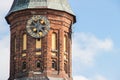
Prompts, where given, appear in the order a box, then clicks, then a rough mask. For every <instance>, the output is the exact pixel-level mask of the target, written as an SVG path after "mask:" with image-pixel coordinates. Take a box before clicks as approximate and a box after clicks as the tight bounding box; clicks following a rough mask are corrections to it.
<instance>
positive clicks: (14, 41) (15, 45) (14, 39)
mask: <svg viewBox="0 0 120 80" xmlns="http://www.w3.org/2000/svg"><path fill="white" fill-rule="evenodd" d="M16 44H17V43H16V37H15V38H14V52H16Z"/></svg>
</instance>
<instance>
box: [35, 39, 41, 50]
mask: <svg viewBox="0 0 120 80" xmlns="http://www.w3.org/2000/svg"><path fill="white" fill-rule="evenodd" d="M39 48H41V39H36V49H39Z"/></svg>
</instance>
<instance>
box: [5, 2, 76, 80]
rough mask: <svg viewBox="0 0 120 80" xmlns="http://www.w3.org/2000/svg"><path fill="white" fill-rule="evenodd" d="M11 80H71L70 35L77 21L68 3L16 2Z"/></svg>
mask: <svg viewBox="0 0 120 80" xmlns="http://www.w3.org/2000/svg"><path fill="white" fill-rule="evenodd" d="M6 20H7V23H8V24H9V25H10V35H11V38H10V39H11V41H10V45H11V46H10V77H9V79H8V80H72V64H71V63H72V53H71V43H72V41H71V34H72V24H73V23H75V22H76V18H75V16H74V14H73V12H72V10H71V8H70V6H69V4H68V1H67V0H14V2H13V5H12V7H11V9H10V11H9V13H8V14H7V16H6Z"/></svg>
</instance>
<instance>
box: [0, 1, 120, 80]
mask: <svg viewBox="0 0 120 80" xmlns="http://www.w3.org/2000/svg"><path fill="white" fill-rule="evenodd" d="M12 2H13V0H2V2H1V5H0V52H1V53H0V80H7V79H8V77H9V56H10V52H9V51H10V47H9V46H10V44H9V43H10V37H9V35H10V31H9V30H10V29H9V25H8V24H7V22H6V21H5V19H4V17H5V16H6V14H7V13H8V11H9V9H10V7H11V5H12ZM69 3H70V5H71V8H72V10H73V12H74V13H75V15H76V20H77V22H76V23H75V24H74V25H73V34H72V38H73V40H72V68H73V72H72V74H73V79H74V80H120V62H119V61H120V36H119V35H120V0H69Z"/></svg>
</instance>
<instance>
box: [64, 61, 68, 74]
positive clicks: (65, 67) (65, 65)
mask: <svg viewBox="0 0 120 80" xmlns="http://www.w3.org/2000/svg"><path fill="white" fill-rule="evenodd" d="M64 70H65V72H66V73H67V63H64Z"/></svg>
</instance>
